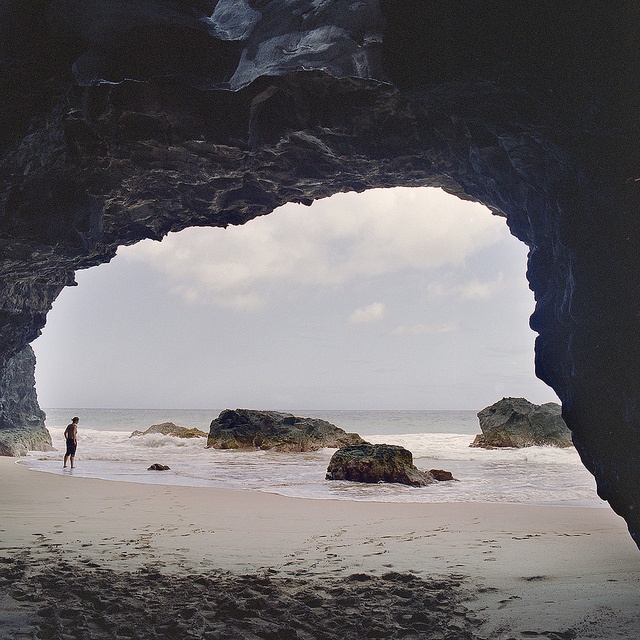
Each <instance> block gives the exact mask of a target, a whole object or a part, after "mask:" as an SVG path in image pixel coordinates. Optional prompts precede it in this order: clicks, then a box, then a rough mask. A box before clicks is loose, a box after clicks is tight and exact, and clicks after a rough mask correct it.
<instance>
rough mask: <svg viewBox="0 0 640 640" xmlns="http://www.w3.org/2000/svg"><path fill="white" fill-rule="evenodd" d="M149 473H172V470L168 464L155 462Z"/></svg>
mask: <svg viewBox="0 0 640 640" xmlns="http://www.w3.org/2000/svg"><path fill="white" fill-rule="evenodd" d="M147 471H171V468H170V467H168V466H167V465H166V464H160V463H159V462H154V463H153V464H152V465H151V466H150V467H149V468H148V469H147Z"/></svg>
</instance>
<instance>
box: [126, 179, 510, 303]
mask: <svg viewBox="0 0 640 640" xmlns="http://www.w3.org/2000/svg"><path fill="white" fill-rule="evenodd" d="M505 235H508V230H507V227H506V225H505V223H504V220H503V219H501V218H497V217H496V216H492V215H491V214H490V213H489V211H488V210H487V209H486V208H485V207H484V206H482V205H480V204H477V203H472V202H465V201H462V200H459V199H458V198H455V197H454V196H451V195H449V194H447V193H445V192H443V191H442V190H440V189H433V188H429V189H427V188H395V189H372V190H370V191H366V192H364V193H362V194H356V193H343V194H337V195H335V196H333V197H331V198H326V199H323V200H319V201H316V202H315V203H314V204H313V205H312V206H311V207H304V206H302V205H295V204H287V205H285V206H283V207H280V208H279V209H278V210H276V211H274V212H273V213H272V214H270V215H269V216H264V217H261V218H258V219H256V220H252V221H250V222H248V223H247V224H245V225H243V226H242V227H229V228H227V229H208V228H191V229H187V230H185V231H182V232H180V233H176V234H169V236H167V237H166V238H165V239H164V240H163V241H162V242H161V243H158V242H153V241H144V242H141V243H139V244H138V245H135V246H132V247H121V249H120V250H119V254H120V255H122V256H124V257H125V259H128V260H130V261H132V262H142V263H145V264H147V265H149V266H151V267H152V268H153V269H154V270H156V271H158V272H160V273H161V274H162V275H163V277H165V278H166V279H167V284H168V288H169V289H171V290H173V291H175V292H179V293H180V295H182V296H183V297H185V299H189V300H191V301H195V300H198V301H205V302H207V301H208V302H211V303H213V304H221V305H226V306H231V307H235V308H255V307H257V306H260V304H261V303H262V302H263V294H262V293H260V288H261V287H263V288H264V287H265V286H270V285H271V284H273V283H284V284H287V283H301V284H306V285H309V284H311V285H320V286H322V285H339V284H343V283H346V282H349V281H351V280H353V279H355V278H358V277H362V276H376V275H382V274H387V273H392V272H397V271H399V270H402V269H406V268H417V269H432V268H438V267H441V266H443V265H460V264H463V263H464V261H465V259H466V258H467V257H469V256H470V255H472V254H473V253H475V252H476V251H478V250H479V249H481V248H484V247H488V246H491V245H493V244H495V243H497V242H498V241H499V240H500V239H502V238H503V237H504V236H505Z"/></svg>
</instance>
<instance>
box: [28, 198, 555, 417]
mask: <svg viewBox="0 0 640 640" xmlns="http://www.w3.org/2000/svg"><path fill="white" fill-rule="evenodd" d="M526 255H527V247H526V246H525V245H524V244H522V243H521V242H519V241H518V240H516V238H514V237H513V236H511V235H510V233H509V231H508V229H507V226H506V222H505V220H504V219H503V218H500V217H497V216H493V215H491V213H490V212H489V210H488V209H486V208H485V207H484V206H482V205H480V204H478V203H471V202H465V201H462V200H459V199H458V198H456V197H454V196H451V195H449V194H446V193H445V192H443V191H441V190H440V189H433V188H395V189H373V190H370V191H366V192H364V193H361V194H356V193H346V194H337V195H335V196H333V197H331V198H326V199H323V200H319V201H316V202H314V203H313V205H311V206H310V207H306V206H303V205H296V204H287V205H285V206H283V207H281V208H279V209H277V210H276V211H274V212H273V213H272V214H270V215H268V216H264V217H261V218H257V219H255V220H253V221H251V222H249V223H247V224H246V225H244V226H242V227H228V228H227V229H208V228H192V229H187V230H185V231H182V232H180V233H176V234H170V235H169V236H167V238H165V239H164V240H163V241H162V242H156V241H151V240H148V241H144V242H141V243H139V244H137V245H135V246H133V247H121V248H120V249H119V250H118V255H117V256H116V257H115V258H114V259H113V260H112V261H111V263H109V264H105V265H100V266H99V267H93V268H91V269H88V270H85V271H80V272H78V273H77V274H76V277H77V282H78V286H77V287H69V288H67V289H65V290H64V291H63V292H62V293H61V294H60V296H59V297H58V299H57V300H56V301H55V303H54V305H53V309H52V311H51V312H50V313H49V316H48V321H47V325H46V327H45V328H44V330H43V333H42V336H41V337H40V338H38V339H37V340H36V341H35V342H34V343H33V348H34V350H35V352H36V357H37V366H36V387H37V390H38V397H39V401H40V405H41V406H42V407H43V408H45V409H46V408H67V407H68V408H74V407H75V408H159V409H213V408H215V409H221V408H238V407H242V408H253V409H273V410H294V409H318V410H320V409H353V410H357V409H389V410H412V409H473V410H480V409H482V408H483V407H485V406H488V405H490V404H493V403H494V402H496V401H498V400H500V399H501V398H502V397H503V396H517V397H525V398H527V399H528V400H530V401H532V402H535V403H537V404H541V403H543V402H557V401H558V400H557V396H556V395H555V393H554V392H553V390H552V389H550V388H549V387H548V386H547V385H545V384H544V383H543V382H541V381H540V380H538V379H536V378H535V375H534V361H533V359H534V351H533V345H534V340H535V333H534V332H533V331H531V329H530V328H529V325H528V319H529V316H530V315H531V313H532V311H533V307H534V300H533V294H532V292H531V291H530V290H529V288H528V286H527V281H526V278H525V270H526Z"/></svg>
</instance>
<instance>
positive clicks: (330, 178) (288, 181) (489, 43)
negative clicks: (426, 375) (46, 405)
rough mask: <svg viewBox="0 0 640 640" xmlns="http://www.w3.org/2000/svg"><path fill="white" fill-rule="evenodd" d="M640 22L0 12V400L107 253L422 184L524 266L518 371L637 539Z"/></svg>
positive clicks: (188, 4) (296, 12) (572, 6)
mask: <svg viewBox="0 0 640 640" xmlns="http://www.w3.org/2000/svg"><path fill="white" fill-rule="evenodd" d="M639 23H640V4H638V3H636V2H622V3H604V2H589V3H585V2H578V0H567V1H565V2H555V3H552V2H511V3H507V2H498V1H493V0H491V1H489V2H487V3H478V2H473V0H464V1H463V2H449V1H447V0H433V1H430V2H424V1H421V0H403V1H402V2H399V1H398V0H380V1H379V2H378V1H374V0H371V1H369V0H364V1H362V2H357V3H353V2H352V1H351V0H336V1H334V2H311V0H301V1H300V2H296V3H291V2H284V1H283V0H273V1H271V2H245V3H232V2H230V1H227V0H225V1H224V2H222V1H221V2H215V3H208V4H207V3H202V2H200V1H198V2H196V0H184V1H181V2H179V3H178V2H162V1H160V0H145V1H144V2H134V1H133V0H120V1H118V2H116V1H113V0H110V1H105V0H86V1H85V2H60V1H54V0H47V1H46V2H43V1H42V0H37V1H36V0H5V1H4V2H2V3H0V69H1V71H0V76H1V78H2V87H3V91H2V92H0V113H1V114H2V117H0V247H1V251H0V256H1V257H0V369H2V372H0V380H5V382H6V381H7V380H6V376H5V369H6V368H7V367H8V366H10V362H11V359H12V358H13V356H15V355H16V354H17V353H18V352H20V351H22V349H23V348H24V347H25V346H26V345H27V344H28V343H29V342H31V341H33V340H34V339H35V338H36V337H37V336H38V333H39V331H40V329H41V328H42V327H43V326H44V323H45V318H46V314H47V312H48V310H49V309H50V307H51V304H52V303H53V301H54V300H55V298H56V296H57V295H58V294H59V292H60V291H61V290H62V288H63V287H65V286H69V285H72V284H73V283H74V272H75V271H76V270H78V269H85V268H88V267H91V266H94V265H97V264H100V263H103V262H107V261H109V260H110V259H111V258H112V257H113V256H114V255H115V252H116V249H117V247H118V246H119V245H123V244H124V245H130V244H133V243H135V242H137V241H139V240H141V239H143V238H154V239H161V238H162V237H163V236H164V235H166V234H167V233H168V232H169V231H179V230H181V229H184V228H186V227H189V226H220V227H224V226H227V225H229V224H243V223H244V222H246V221H248V220H250V219H252V218H254V217H256V216H259V215H264V214H267V213H269V212H271V211H272V210H273V209H274V208H275V207H277V206H279V205H281V204H284V203H285V202H303V203H306V204H309V203H311V202H312V201H313V200H316V199H318V198H323V197H327V196H329V195H332V194H334V193H337V192H341V191H363V190H365V189H369V188H372V187H390V186H418V185H420V186H439V187H443V188H445V189H446V190H447V191H449V192H451V193H454V194H456V195H458V196H460V197H461V198H467V199H471V200H475V201H479V202H482V203H484V204H485V205H487V206H488V207H489V208H490V209H491V210H492V211H493V212H494V213H495V214H497V215H501V216H505V218H506V219H507V222H508V225H509V228H510V230H511V232H512V233H513V234H514V235H515V236H516V237H518V238H519V239H520V240H522V241H523V242H524V243H526V244H527V246H528V247H529V248H530V253H529V259H528V267H527V276H528V278H529V283H530V287H531V289H532V290H533V292H534V295H535V300H536V309H535V312H534V314H533V316H532V318H531V326H532V328H533V329H534V330H535V331H536V332H538V334H539V336H538V338H537V340H536V354H535V367H536V373H537V375H538V376H539V377H540V378H541V379H542V380H544V381H545V382H546V383H548V384H549V385H550V386H551V387H553V389H554V390H555V391H556V393H557V394H558V397H559V398H560V400H561V402H562V406H563V417H564V419H565V422H566V423H567V425H568V427H569V428H570V429H571V431H572V433H573V440H574V443H575V445H576V448H577V450H578V452H579V454H580V457H581V459H582V461H583V462H584V463H585V465H586V466H587V468H588V469H589V470H590V471H591V472H592V473H593V474H594V475H595V477H596V481H597V486H598V493H599V495H600V496H601V497H602V498H603V499H605V500H608V501H609V503H610V504H611V506H612V507H613V508H614V509H615V510H616V512H617V513H619V514H621V515H623V516H624V517H625V518H626V520H627V522H628V524H629V527H630V530H631V532H632V534H633V536H634V539H636V541H637V542H638V543H640V465H638V464H637V461H638V459H640V429H639V428H638V425H640V383H639V381H640V340H639V339H638V335H639V332H638V329H639V327H638V318H639V317H640V287H639V286H638V282H640V261H639V260H638V255H640V215H639V211H640V176H639V175H638V166H639V164H640V163H639V161H638V155H639V152H638V149H640V129H638V126H637V123H638V121H639V120H640V89H639V88H638V82H637V78H638V77H640V55H638V45H637V42H638V39H637V33H636V31H637V25H638V24H639ZM532 25H534V26H535V28H532ZM114 83H115V84H114ZM214 89H215V90H214ZM14 382H16V384H18V388H22V386H23V385H22V383H18V382H17V381H14ZM12 385H13V382H12V383H11V385H10V387H11V388H9V389H3V392H4V391H6V393H7V394H9V395H11V394H13V393H14V392H16V390H15V389H14V388H13V386H12ZM18 393H19V391H18ZM2 397H3V398H4V397H5V395H3V396H2ZM32 400H34V401H35V395H34V396H33V398H32ZM19 404H20V403H18V405H19ZM18 405H14V404H11V406H10V407H8V410H9V411H10V412H11V411H13V409H14V408H15V410H16V413H15V414H13V413H11V415H8V414H7V418H8V421H9V423H10V424H12V425H21V424H23V418H22V417H21V413H20V409H19V406H18ZM38 429H40V427H36V430H38Z"/></svg>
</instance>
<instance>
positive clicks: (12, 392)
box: [0, 346, 52, 456]
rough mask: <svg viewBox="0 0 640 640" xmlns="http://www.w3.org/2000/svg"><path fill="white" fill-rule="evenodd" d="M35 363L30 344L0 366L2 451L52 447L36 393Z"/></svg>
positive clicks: (20, 452) (10, 452)
mask: <svg viewBox="0 0 640 640" xmlns="http://www.w3.org/2000/svg"><path fill="white" fill-rule="evenodd" d="M35 365H36V358H35V355H34V353H33V350H32V349H31V347H29V346H27V347H25V348H24V349H23V350H22V351H20V352H19V353H18V354H16V355H15V356H14V357H13V358H11V359H10V360H9V362H8V364H7V366H6V367H5V368H4V370H0V455H3V456H23V455H25V454H26V453H27V451H28V450H34V451H49V450H51V449H52V446H51V436H50V435H49V432H48V431H47V429H46V428H45V426H44V420H45V417H46V416H45V414H44V411H42V410H41V409H40V407H39V405H38V401H37V399H36V396H35V378H34V370H35Z"/></svg>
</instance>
